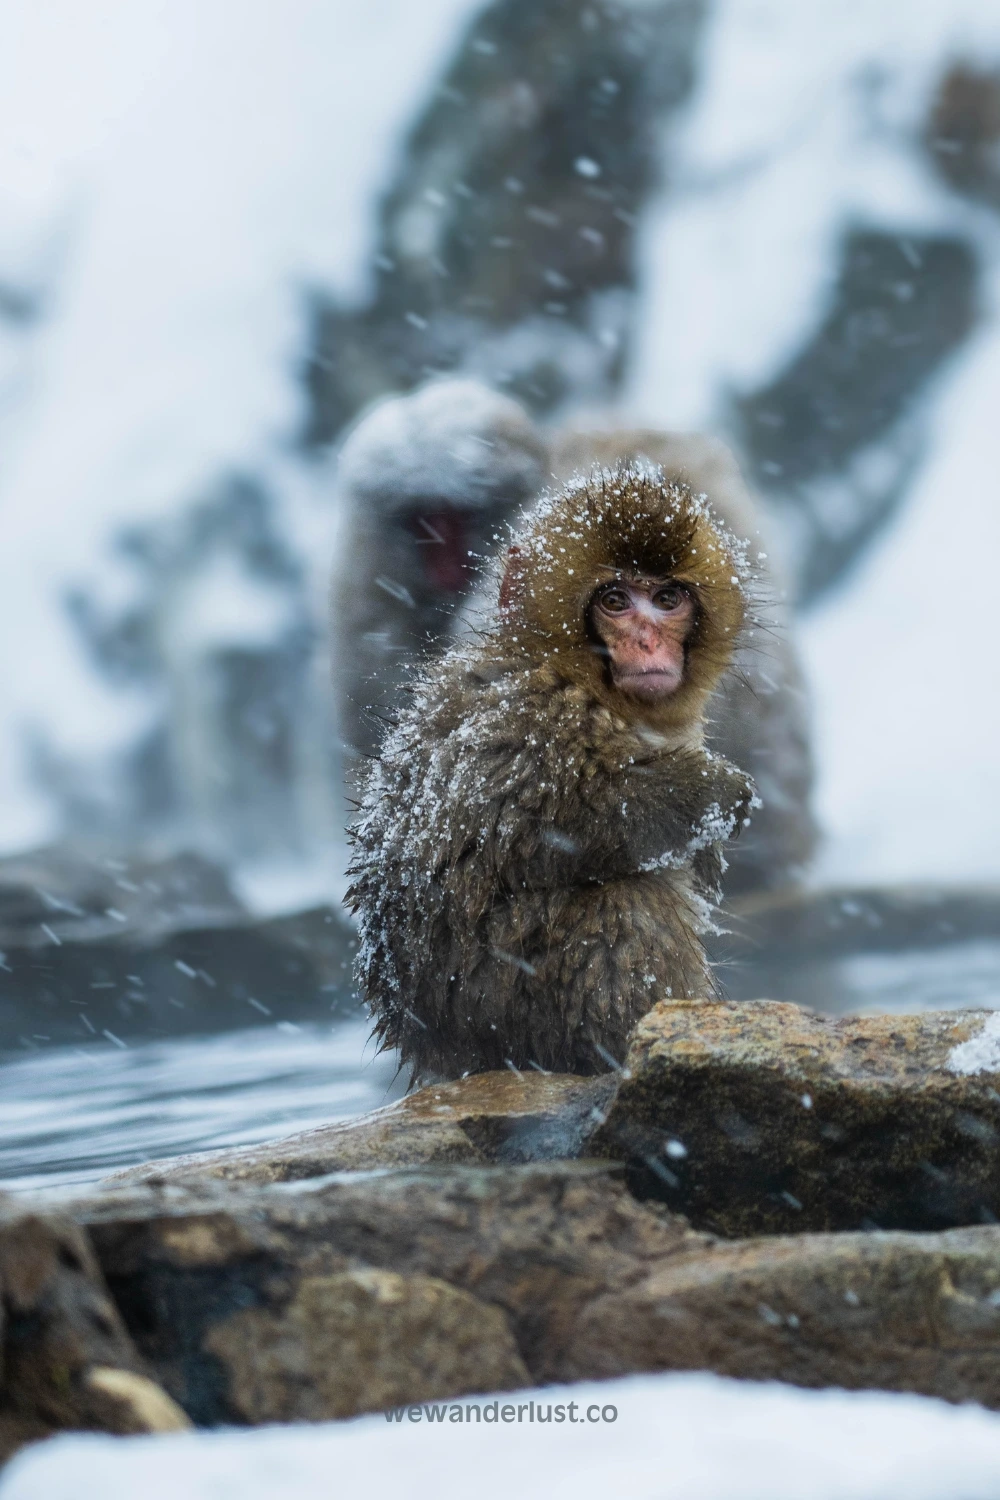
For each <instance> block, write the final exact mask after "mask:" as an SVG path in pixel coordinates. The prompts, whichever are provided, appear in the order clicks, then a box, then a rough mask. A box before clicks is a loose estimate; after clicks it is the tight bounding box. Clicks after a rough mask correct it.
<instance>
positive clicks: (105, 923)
mask: <svg viewBox="0 0 1000 1500" xmlns="http://www.w3.org/2000/svg"><path fill="white" fill-rule="evenodd" d="M248 915H249V914H248V912H247V911H246V909H245V908H244V907H243V906H242V905H241V903H240V902H239V901H238V900H237V899H236V897H235V896H234V894H233V892H232V890H231V889H230V887H229V883H228V881H227V879H226V876H225V874H224V873H223V871H222V870H221V869H219V868H218V867H217V866H216V865H213V864H211V863H210V862H209V861H208V860H207V859H204V858H203V857H202V856H201V855H199V854H176V855H173V856H172V857H171V858H169V859H150V858H148V857H147V856H145V855H141V854H137V853H131V854H130V853H126V852H124V851H116V852H115V853H113V854H112V853H109V852H108V850H107V849H100V850H97V849H84V848H81V847H78V846H75V845H54V846H52V847H49V848H45V849H33V850H30V851H28V852H27V853H24V854H15V855H9V856H8V857H7V858H5V859H0V948H3V949H8V948H18V949H25V950H37V951H41V952H44V951H45V950H46V949H51V948H52V947H59V946H61V945H62V944H64V943H67V944H73V943H87V942H90V943H94V942H99V941H101V940H109V939H110V940H116V939H119V938H121V937H122V935H123V930H124V931H127V932H128V934H129V937H130V939H131V941H132V942H142V943H146V944H152V943H154V942H156V941H158V940H162V939H163V938H165V937H168V936H169V935H170V934H171V933H174V932H179V931H183V930H184V929H185V928H190V927H207V926H215V925H224V924H227V923H231V922H233V921H240V920H243V921H245V920H247V918H248Z"/></svg>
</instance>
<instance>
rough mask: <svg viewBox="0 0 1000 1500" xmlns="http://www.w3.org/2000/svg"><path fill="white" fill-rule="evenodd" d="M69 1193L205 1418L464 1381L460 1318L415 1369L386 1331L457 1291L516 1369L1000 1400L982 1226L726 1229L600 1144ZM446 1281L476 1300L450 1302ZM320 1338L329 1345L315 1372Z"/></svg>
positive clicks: (506, 1364) (994, 1301)
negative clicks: (684, 1215) (573, 1153)
mask: <svg viewBox="0 0 1000 1500" xmlns="http://www.w3.org/2000/svg"><path fill="white" fill-rule="evenodd" d="M73 1212H74V1214H75V1215H76V1216H77V1217H78V1218H79V1219H80V1221H81V1222H82V1223H84V1224H86V1225H87V1226H88V1229H89V1232H90V1234H91V1236H92V1239H93V1242H94V1245H95V1247H96V1251H97V1254H98V1257H99V1259H100V1261H101V1264H102V1267H103V1269H104V1272H105V1274H106V1276H107V1278H108V1282H109V1285H110V1286H111V1288H112V1291H113V1293H114V1295H115V1296H116V1298H117V1300H118V1303H119V1306H120V1307H121V1309H122V1311H123V1314H124V1316H125V1319H126V1321H127V1323H128V1325H129V1327H130V1329H131V1330H132V1332H133V1334H134V1336H135V1338H136V1341H137V1343H138V1344H139V1345H140V1347H141V1349H142V1351H143V1353H144V1354H145V1355H146V1357H147V1358H148V1359H150V1361H151V1362H152V1363H153V1365H154V1366H155V1367H156V1369H157V1371H158V1373H159V1375H160V1377H161V1379H162V1380H163V1382H164V1384H165V1385H166V1386H167V1388H168V1389H170V1390H171V1391H172V1393H173V1394H174V1395H175V1397H176V1398H177V1399H178V1400H179V1401H180V1402H181V1403H182V1404H183V1405H184V1406H185V1407H186V1409H187V1410H188V1412H189V1413H190V1415H191V1416H192V1417H193V1418H194V1419H195V1420H196V1421H199V1422H209V1423H211V1422H219V1421H259V1420H273V1419H275V1418H280V1417H282V1416H304V1417H310V1416H314V1415H316V1414H332V1413H334V1412H336V1413H337V1414H344V1413H345V1412H346V1411H347V1409H348V1408H349V1407H350V1403H351V1402H352V1401H353V1402H355V1403H362V1404H360V1405H355V1406H354V1408H353V1409H366V1408H365V1406H364V1403H365V1402H369V1403H372V1404H375V1403H377V1402H378V1401H382V1402H384V1403H385V1404H403V1403H404V1402H405V1401H406V1400H408V1399H413V1400H416V1399H420V1396H419V1395H418V1394H417V1392H419V1391H425V1390H426V1389H427V1388H428V1385H429V1384H430V1385H435V1386H436V1389H437V1390H439V1391H443V1390H444V1389H445V1388H446V1387H449V1386H450V1387H451V1390H452V1393H454V1394H458V1393H459V1391H460V1389H461V1388H462V1386H463V1385H464V1388H465V1389H466V1390H471V1389H474V1388H477V1387H476V1377H477V1376H478V1375H480V1370H476V1369H473V1368H471V1367H470V1366H468V1365H465V1366H463V1365H462V1360H463V1358H465V1354H464V1352H463V1351H465V1350H468V1348H469V1344H468V1341H467V1340H465V1341H463V1339H462V1338H459V1337H457V1336H456V1337H455V1338H454V1339H451V1338H449V1339H445V1340H444V1342H443V1343H438V1342H437V1341H436V1338H435V1337H434V1336H428V1337H427V1338H426V1339H425V1340H424V1341H423V1342H421V1338H422V1335H421V1334H420V1333H418V1335H417V1337H416V1340H415V1343H414V1348H415V1349H418V1350H423V1351H424V1356H423V1357H424V1358H425V1359H426V1363H425V1364H424V1365H423V1367H422V1368H420V1369H414V1368H412V1367H404V1366H405V1362H403V1361H401V1360H400V1357H399V1355H398V1352H397V1353H394V1351H393V1347H392V1345H391V1342H387V1341H386V1340H387V1337H388V1335H387V1328H389V1327H391V1328H395V1329H398V1328H400V1327H401V1326H411V1325H410V1324H408V1323H407V1320H408V1319H411V1320H414V1321H415V1323H416V1325H417V1327H418V1328H419V1329H426V1328H427V1327H428V1323H427V1321H425V1320H426V1319H430V1321H431V1322H436V1323H437V1326H438V1329H439V1331H440V1330H442V1329H444V1328H446V1327H447V1328H450V1327H452V1326H453V1325H452V1323H451V1319H452V1318H453V1317H458V1316H459V1315H460V1314H463V1315H464V1316H465V1317H466V1318H467V1320H468V1322H467V1327H468V1329H471V1328H473V1327H476V1328H479V1329H481V1330H484V1332H483V1334H482V1338H481V1342H480V1347H479V1354H480V1356H482V1357H484V1358H486V1359H487V1360H494V1361H497V1362H498V1364H499V1366H500V1367H502V1369H503V1370H505V1371H506V1374H505V1376H504V1377H503V1378H504V1380H506V1379H507V1378H509V1379H510V1380H512V1381H513V1380H516V1379H518V1378H523V1377H521V1376H519V1373H518V1372H519V1368H520V1367H519V1365H518V1363H517V1360H518V1358H520V1360H522V1361H523V1365H524V1368H525V1369H526V1370H527V1372H528V1375H529V1376H530V1379H531V1380H533V1381H538V1382H544V1381H549V1380H573V1379H582V1378H586V1377H590V1376H597V1375H600V1376H611V1375H623V1374H627V1373H630V1372H636V1371H652V1370H681V1369H710V1370H716V1371H719V1372H721V1373H726V1374H730V1375H735V1376H740V1377H746V1378H754V1379H764V1378H778V1379H782V1380H788V1381H792V1382H796V1383H799V1384H804V1385H824V1384H836V1385H840V1386H845V1387H848V1388H859V1387H871V1386H881V1387H884V1388H887V1389H901V1390H914V1391H921V1392H925V1393H927V1394H933V1395H938V1396H942V1397H945V1398H946V1399H949V1400H967V1399H975V1400H979V1401H983V1402H985V1403H987V1404H991V1405H998V1404H1000V1374H998V1372H1000V1361H998V1359H997V1354H998V1351H1000V1229H998V1228H996V1227H993V1226H990V1227H978V1228H971V1229H963V1230H956V1231H949V1232H945V1233H940V1234H909V1233H856V1234H838V1235H797V1236H788V1237H776V1238H761V1239H756V1240H744V1241H720V1240H718V1239H715V1238H713V1237H712V1236H710V1235H707V1234H703V1233H698V1232H695V1231H693V1230H692V1229H691V1228H690V1227H689V1226H688V1225H687V1224H686V1223H685V1221H684V1220H683V1219H680V1218H678V1217H676V1216H674V1215H672V1214H670V1213H669V1212H668V1211H666V1210H665V1209H664V1208H663V1207H662V1206H660V1205H655V1204H642V1203H639V1202H637V1201H636V1200H635V1199H634V1198H633V1197H632V1196H631V1195H630V1194H629V1193H628V1191H627V1189H626V1187H625V1185H624V1183H623V1182H622V1180H621V1177H620V1174H616V1173H615V1171H614V1170H613V1169H608V1168H607V1167H601V1166H600V1165H599V1164H596V1163H577V1164H573V1163H553V1164H541V1165H535V1166H521V1167H491V1168H483V1167H448V1168H434V1169H417V1170H410V1171H401V1172H394V1173H385V1174H358V1175H353V1176H351V1175H345V1176H343V1177H341V1178H337V1179H334V1180H328V1181H326V1182H322V1183H319V1184H316V1185H315V1186H312V1187H309V1186H306V1185H303V1186H300V1187H297V1188H295V1189H289V1188H288V1187H281V1186H271V1187H251V1186H246V1185H233V1184H222V1183H216V1184H207V1183H206V1184H204V1185H202V1186H201V1187H191V1188H189V1189H180V1188H173V1189H168V1190H166V1191H164V1190H156V1189H152V1188H149V1187H138V1188H135V1187H133V1188H129V1189H122V1190H120V1191H119V1192H117V1193H114V1194H107V1195H105V1196H104V1197H102V1198H101V1199H99V1200H91V1201H89V1202H83V1203H78V1204H77V1205H76V1206H75V1208H74V1210H73ZM443 1283H447V1286H448V1287H449V1288H451V1289H452V1290H453V1293H454V1295H455V1296H458V1297H459V1298H460V1299H461V1298H462V1297H464V1298H465V1299H467V1300H466V1301H464V1302H463V1301H461V1300H459V1301H457V1302H454V1303H449V1302H448V1299H447V1297H446V1295H445V1292H444V1291H442V1290H441V1287H442V1284H443ZM470 1303H474V1304H475V1305H474V1306H470ZM432 1309H433V1316H432V1314H431V1310H432ZM490 1312H492V1313H493V1314H495V1315H496V1314H500V1315H502V1321H501V1320H497V1319H496V1318H495V1319H494V1321H493V1322H489V1321H488V1319H487V1314H489V1313H490ZM393 1320H396V1321H393ZM438 1320H439V1321H438ZM505 1327H506V1328H507V1329H509V1331H510V1334H512V1336H513V1339H514V1341H515V1343H516V1349H517V1354H516V1355H515V1354H514V1353H513V1352H512V1351H511V1348H510V1346H509V1345H508V1344H507V1342H506V1337H505V1332H504V1329H505ZM328 1339H329V1340H330V1344H329V1345H328V1344H327V1343H326V1341H327V1340H328ZM334 1340H335V1341H336V1349H337V1351H338V1352H337V1354H336V1357H334V1356H333V1354H332V1347H331V1346H332V1343H333V1341H334ZM324 1347H328V1348H331V1362H332V1363H333V1364H335V1365H336V1366H337V1368H336V1369H335V1370H327V1371H326V1372H325V1373H319V1370H320V1365H321V1364H322V1360H323V1349H324ZM383 1356H384V1362H383ZM438 1359H440V1363H437V1361H438ZM449 1361H450V1363H449ZM418 1363H419V1361H418ZM493 1368H494V1378H495V1379H497V1380H498V1382H499V1381H500V1377H499V1376H497V1375H496V1373H495V1372H496V1369H497V1365H496V1364H495V1365H494V1367H493ZM368 1381H370V1382H371V1384H366V1382H368ZM465 1382H469V1383H468V1384H466V1383H465ZM500 1383H502V1382H500ZM478 1388H481V1385H480V1386H479V1387H478ZM378 1393H381V1394H378Z"/></svg>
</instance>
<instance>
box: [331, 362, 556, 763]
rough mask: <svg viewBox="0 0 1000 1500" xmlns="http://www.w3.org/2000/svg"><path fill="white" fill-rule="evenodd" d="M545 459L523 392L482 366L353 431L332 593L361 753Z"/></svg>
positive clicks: (343, 677)
mask: <svg viewBox="0 0 1000 1500" xmlns="http://www.w3.org/2000/svg"><path fill="white" fill-rule="evenodd" d="M546 460H547V452H546V448H545V444H544V443H543V441H542V439H541V438H540V437H539V435H538V434H537V433H536V431H535V429H534V427H533V426H532V424H531V422H530V421H529V419H528V417H527V415H526V414H525V412H524V411H523V410H522V408H521V407H520V406H519V405H518V404H517V402H516V401H511V400H510V399H509V398H508V397H506V396H501V395H498V394H497V393H496V392H495V391H491V390H490V389H488V387H486V386H484V385H481V384H480V383H479V382H478V381H475V380H439V381H434V382H432V383H431V384H430V385H426V386H424V387H423V388H422V389H420V390H419V391H416V392H415V393H414V394H413V395H410V396H402V397H396V398H394V399H392V400H388V401H384V402H382V403H381V404H380V405H378V406H376V407H375V408H374V410H373V411H371V412H370V413H369V414H368V415H367V416H366V417H364V418H363V419H362V420H361V421H360V422H359V423H358V425H357V426H356V427H355V428H354V430H353V432H352V433H351V434H350V435H349V436H348V438H347V440H346V442H345V444H344V447H343V448H342V450H341V453H340V458H339V462H338V466H337V483H338V489H339V492H340V496H341V500H342V504H343V510H344V515H343V523H344V524H343V531H342V534H341V537H340V538H339V544H338V554H337V556H338V565H337V568H336V570H335V573H334V578H333V587H332V605H333V628H334V642H335V649H334V653H333V659H334V673H335V679H336V688H337V712H338V723H339V730H340V737H341V740H342V742H343V743H344V746H345V749H346V751H347V754H348V756H349V757H350V756H352V755H354V756H356V755H362V756H364V755H367V754H370V753H371V751H373V750H374V749H375V747H376V745H377V744H378V741H379V739H380V737H381V734H382V732H383V730H384V728H385V724H386V721H387V720H388V721H390V722H391V720H392V718H393V717H394V715H395V710H396V707H397V705H398V701H399V694H400V687H401V684H402V682H403V681H404V680H405V678H406V675H407V669H408V668H409V667H410V666H412V664H413V662H414V660H415V659H417V658H419V657H420V656H421V655H424V654H426V653H427V652H428V651H429V650H430V649H431V648H432V644H433V643H434V642H441V641H442V640H445V641H446V640H447V638H448V635H449V633H450V631H451V628H452V614H453V612H454V610H455V607H456V606H457V605H458V604H460V603H461V601H462V600H463V599H464V598H465V596H466V595H467V594H468V593H469V590H470V589H471V588H472V587H473V585H474V584H475V583H476V582H477V580H478V578H479V576H480V574H479V569H480V568H481V564H482V560H483V559H484V558H487V557H489V556H491V555H492V554H493V553H494V552H495V551H496V537H497V535H498V533H499V531H500V528H501V527H502V526H503V524H504V522H506V521H507V520H508V519H509V518H510V517H512V516H513V515H515V514H516V512H517V511H518V509H519V507H521V506H522V505H524V504H525V503H526V502H527V501H530V500H533V499H534V497H535V496H536V495H537V494H538V492H539V490H540V489H541V487H542V484H543V483H544V479H545V475H546V468H547V464H546Z"/></svg>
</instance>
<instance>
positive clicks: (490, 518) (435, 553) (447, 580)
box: [403, 500, 507, 599]
mask: <svg viewBox="0 0 1000 1500" xmlns="http://www.w3.org/2000/svg"><path fill="white" fill-rule="evenodd" d="M506 517H507V509H506V508H505V509H503V510H501V509H499V508H496V507H488V506H480V507H477V508H475V509H473V508H463V507H459V506H457V505H442V504H441V503H440V502H435V501H434V500H429V501H428V502H427V504H426V505H422V506H420V507H419V508H418V509H414V510H412V511H410V512H409V513H408V514H407V515H406V517H405V520H404V523H403V524H404V526H405V529H406V531H407V532H408V533H409V536H410V538H411V542H412V546H413V549H414V552H415V554H416V567H415V568H414V569H413V570H412V571H413V574H414V575H415V576H416V577H417V578H419V580H420V584H421V585H422V588H423V592H424V593H425V594H426V595H427V596H428V597H430V598H442V599H447V598H449V597H450V596H455V595H461V594H466V593H468V591H469V589H470V588H471V587H472V585H473V583H474V582H475V578H476V571H477V566H478V563H479V562H480V560H481V559H482V558H483V557H485V556H488V555H489V553H490V551H491V550H492V547H493V542H494V537H495V534H496V532H497V531H498V530H499V529H500V527H501V526H502V525H503V522H504V521H505V520H506Z"/></svg>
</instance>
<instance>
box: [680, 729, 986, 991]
mask: <svg viewBox="0 0 1000 1500" xmlns="http://www.w3.org/2000/svg"><path fill="white" fill-rule="evenodd" d="M737 759H738V758H737ZM723 928H724V930H722V931H721V932H719V933H717V934H713V935H711V936H710V937H709V938H708V942H707V947H708V953H709V957H710V958H711V959H712V961H713V962H714V963H717V964H718V965H720V970H719V973H720V977H721V979H722V981H723V984H724V985H725V991H726V994H727V996H728V997H729V998H730V999H732V1000H754V999H756V998H757V997H758V996H760V995H767V996H768V998H769V999H771V1000H792V1001H799V1000H803V999H806V1000H808V1003H809V1005H810V1007H811V1008H812V1009H813V1010H823V1011H831V1012H836V1013H838V1014H843V1013H845V1012H850V1011H870V1012H883V1013H884V1012H887V1011H896V1012H902V1011H921V1010H924V1011H926V1010H938V1009H950V1008H951V1007H952V1006H954V1005H956V1003H957V1004H961V1003H962V997H963V996H964V997H966V1000H965V1003H969V1001H971V1002H972V1003H975V1001H976V999H977V998H978V997H979V996H982V995H984V994H988V993H989V992H990V989H991V988H993V989H995V990H996V991H997V992H998V993H1000V941H998V934H1000V889H998V888H997V887H996V886H979V887H976V886H968V887H964V888H963V887H960V886H959V887H955V886H950V887H945V886H933V885H897V886H879V887H868V886H839V887H836V886H835V887H833V888H832V889H828V890H818V891H816V890H786V891H780V892H776V893H766V894H758V895H755V896H744V897H741V898H739V899H737V900H735V901H734V900H727V902H726V908H725V917H724V924H723ZM868 955H878V958H877V959H876V961H875V962H874V963H871V962H866V961H865V959H866V957H867V956H868ZM859 960H861V961H860V962H859Z"/></svg>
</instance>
